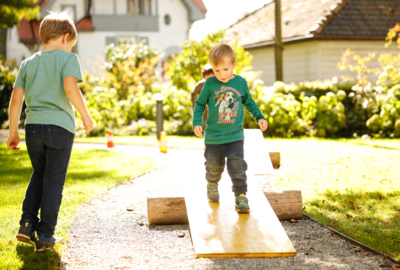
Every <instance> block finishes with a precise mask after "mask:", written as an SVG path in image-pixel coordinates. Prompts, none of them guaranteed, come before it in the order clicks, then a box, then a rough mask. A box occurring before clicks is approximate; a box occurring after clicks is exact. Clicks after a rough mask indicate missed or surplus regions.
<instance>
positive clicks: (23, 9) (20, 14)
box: [0, 0, 40, 28]
mask: <svg viewBox="0 0 400 270" xmlns="http://www.w3.org/2000/svg"><path fill="white" fill-rule="evenodd" d="M36 2H37V0H0V14H1V16H0V28H11V27H13V26H14V25H18V24H19V22H20V21H21V20H22V19H24V18H25V19H27V20H33V19H40V6H39V5H37V4H36Z"/></svg>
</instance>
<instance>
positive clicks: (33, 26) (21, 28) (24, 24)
mask: <svg viewBox="0 0 400 270" xmlns="http://www.w3.org/2000/svg"><path fill="white" fill-rule="evenodd" d="M49 2H50V0H38V1H37V3H36V4H37V5H39V6H40V8H41V9H42V8H43V7H44V6H46V5H47V4H48V3H49ZM39 27H40V22H39V21H37V20H32V21H28V20H26V19H22V20H21V21H20V23H19V25H18V37H19V40H20V41H21V42H40V36H39Z"/></svg>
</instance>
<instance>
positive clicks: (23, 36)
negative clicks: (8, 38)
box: [18, 19, 40, 43]
mask: <svg viewBox="0 0 400 270" xmlns="http://www.w3.org/2000/svg"><path fill="white" fill-rule="evenodd" d="M39 26H40V22H38V21H28V20H25V19H22V21H21V22H20V23H19V26H18V37H19V40H20V41H21V42H38V43H39V42H40V36H39Z"/></svg>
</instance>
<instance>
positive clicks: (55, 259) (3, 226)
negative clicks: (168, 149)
mask: <svg viewBox="0 0 400 270" xmlns="http://www.w3.org/2000/svg"><path fill="white" fill-rule="evenodd" d="M0 164H1V166H0V179H1V181H0V251H1V253H0V269H54V268H56V267H57V266H58V264H59V262H60V258H61V254H62V252H63V248H64V245H63V244H62V243H60V244H57V245H56V247H55V250H54V251H46V252H44V253H36V252H34V251H35V248H34V247H33V246H31V245H27V244H20V243H19V242H17V241H16V238H15V234H16V233H17V231H18V227H19V224H18V221H19V219H20V216H21V207H22V200H23V198H24V195H25V191H26V187H27V184H28V182H29V178H30V175H31V173H32V169H31V164H30V160H29V157H28V154H27V151H26V147H25V145H24V144H21V150H20V151H19V152H16V153H15V152H12V151H9V150H7V149H6V144H5V143H0ZM153 165H154V162H153V160H151V159H149V158H145V157H138V156H134V155H130V154H120V153H115V152H107V151H98V150H84V149H74V150H73V152H72V157H71V162H70V166H69V170H68V174H67V180H66V183H65V187H64V192H63V194H64V196H63V202H62V205H61V209H60V213H59V221H58V224H57V227H56V235H55V236H56V237H62V238H63V242H65V241H67V240H68V235H67V230H68V228H69V227H70V226H71V224H72V219H73V217H74V214H75V213H76V211H77V210H78V209H79V207H80V206H82V204H84V203H85V202H87V201H88V200H89V199H90V198H92V197H93V196H94V195H96V194H98V193H99V192H101V191H104V190H106V189H108V188H111V187H113V186H115V185H116V184H117V183H120V182H122V181H124V180H127V179H132V178H133V177H135V176H138V175H140V174H142V173H144V172H146V171H148V170H149V169H151V168H152V167H153Z"/></svg>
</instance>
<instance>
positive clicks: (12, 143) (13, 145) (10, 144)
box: [7, 134, 20, 152]
mask: <svg viewBox="0 0 400 270" xmlns="http://www.w3.org/2000/svg"><path fill="white" fill-rule="evenodd" d="M19 141H20V138H19V135H18V134H17V135H10V136H9V137H8V139H7V148H8V149H10V150H13V151H14V152H17V151H18V150H19V147H18V144H19Z"/></svg>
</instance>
